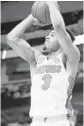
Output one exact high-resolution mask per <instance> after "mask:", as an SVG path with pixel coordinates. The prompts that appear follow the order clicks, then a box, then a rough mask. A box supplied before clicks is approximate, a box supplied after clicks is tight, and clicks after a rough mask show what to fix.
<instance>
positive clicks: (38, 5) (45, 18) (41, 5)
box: [31, 1, 51, 24]
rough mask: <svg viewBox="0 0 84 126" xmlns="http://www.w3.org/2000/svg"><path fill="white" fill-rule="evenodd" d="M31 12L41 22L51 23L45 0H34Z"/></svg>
mask: <svg viewBox="0 0 84 126" xmlns="http://www.w3.org/2000/svg"><path fill="white" fill-rule="evenodd" d="M31 13H32V15H33V16H34V17H35V18H37V19H38V20H39V21H40V22H42V23H43V24H51V19H50V12H49V8H48V6H47V4H46V2H45V1H36V2H34V4H33V6H32V9H31Z"/></svg>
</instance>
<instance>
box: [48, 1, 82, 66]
mask: <svg viewBox="0 0 84 126" xmlns="http://www.w3.org/2000/svg"><path fill="white" fill-rule="evenodd" d="M47 4H48V7H49V11H50V17H51V22H52V25H53V27H54V29H55V32H56V37H57V40H58V42H59V44H60V46H61V48H62V49H63V52H64V54H65V55H66V58H67V60H68V61H69V62H70V63H71V64H76V63H78V62H79V59H80V53H79V50H78V48H77V47H76V46H75V44H73V43H72V41H71V38H70V36H69V34H68V33H67V32H66V29H65V27H64V20H63V18H62V15H61V14H60V12H59V10H58V9H57V7H56V4H57V3H56V2H47Z"/></svg>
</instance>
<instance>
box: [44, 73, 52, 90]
mask: <svg viewBox="0 0 84 126" xmlns="http://www.w3.org/2000/svg"><path fill="white" fill-rule="evenodd" d="M51 79H52V76H51V75H50V74H46V75H44V76H43V77H42V80H43V81H44V84H43V85H42V89H43V90H47V89H48V88H49V87H50V82H51Z"/></svg>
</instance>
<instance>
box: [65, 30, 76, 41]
mask: <svg viewBox="0 0 84 126" xmlns="http://www.w3.org/2000/svg"><path fill="white" fill-rule="evenodd" d="M66 31H67V32H68V34H69V35H70V37H71V40H72V42H74V40H75V36H74V33H73V32H72V31H71V30H69V29H67V28H66Z"/></svg>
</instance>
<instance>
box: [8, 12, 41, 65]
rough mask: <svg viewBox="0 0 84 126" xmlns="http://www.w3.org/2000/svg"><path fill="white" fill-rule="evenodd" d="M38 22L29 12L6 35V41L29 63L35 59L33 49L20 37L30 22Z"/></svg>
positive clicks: (29, 25)
mask: <svg viewBox="0 0 84 126" xmlns="http://www.w3.org/2000/svg"><path fill="white" fill-rule="evenodd" d="M33 23H34V24H39V21H37V20H36V19H35V18H34V17H33V16H32V15H31V14H30V15H29V16H28V17H27V18H26V19H24V20H23V21H22V22H21V23H20V24H18V25H17V26H16V27H15V28H14V29H13V30H12V31H11V32H10V33H9V34H8V35H7V37H6V39H7V43H8V45H9V46H11V47H12V48H13V49H14V50H15V51H16V52H17V54H18V55H19V56H20V57H21V58H23V59H24V60H26V61H27V62H29V63H30V64H31V63H33V62H34V61H35V56H34V55H35V51H34V50H33V48H32V47H31V46H30V45H29V43H27V42H26V41H25V40H24V39H22V38H21V36H22V34H23V33H24V32H25V30H26V29H27V28H29V27H31V25H32V24H33Z"/></svg>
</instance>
